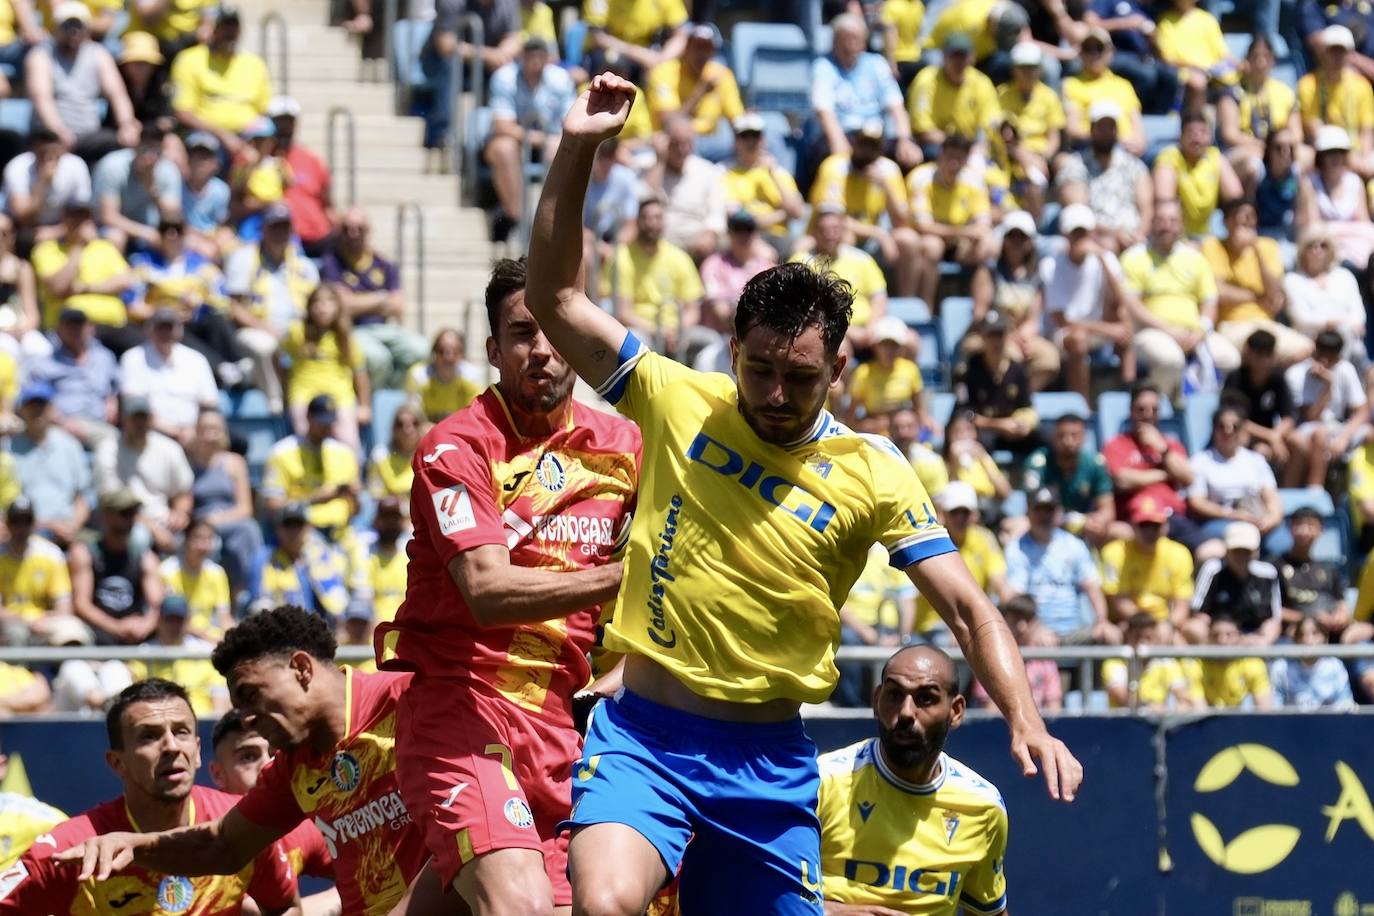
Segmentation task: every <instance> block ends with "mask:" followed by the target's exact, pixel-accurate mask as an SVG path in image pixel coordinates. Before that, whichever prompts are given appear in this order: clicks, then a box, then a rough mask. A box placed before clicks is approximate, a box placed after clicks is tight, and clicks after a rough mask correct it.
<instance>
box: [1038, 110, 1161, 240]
mask: <svg viewBox="0 0 1374 916" xmlns="http://www.w3.org/2000/svg"><path fill="white" fill-rule="evenodd" d="M1088 117H1089V119H1090V120H1091V122H1092V130H1091V134H1090V141H1089V144H1088V148H1087V149H1084V150H1080V151H1079V152H1076V153H1070V154H1068V155H1066V156H1062V157H1060V165H1059V175H1058V177H1057V179H1056V180H1057V181H1058V187H1059V200H1060V202H1061V203H1063V204H1064V205H1065V206H1068V205H1069V204H1087V205H1088V207H1090V208H1091V209H1092V212H1093V217H1094V218H1095V219H1096V221H1097V239H1098V241H1099V242H1101V243H1102V245H1103V247H1105V248H1106V249H1108V250H1109V251H1112V252H1113V253H1118V254H1119V253H1120V252H1122V251H1124V250H1126V249H1127V248H1129V247H1131V246H1132V245H1136V244H1139V243H1140V242H1143V241H1144V240H1145V230H1146V228H1147V227H1148V226H1149V225H1150V221H1151V218H1152V216H1153V213H1154V183H1153V182H1152V181H1151V180H1150V170H1149V169H1147V168H1146V167H1145V163H1143V162H1141V161H1140V159H1138V158H1137V157H1136V156H1135V155H1133V154H1132V153H1131V152H1130V151H1129V150H1127V149H1126V148H1125V147H1124V146H1122V145H1121V144H1120V143H1118V142H1117V136H1118V133H1117V132H1118V125H1119V123H1120V119H1121V109H1120V107H1119V106H1118V105H1117V104H1116V103H1115V102H1110V101H1100V102H1094V103H1093V106H1092V108H1091V110H1090V111H1089V113H1088Z"/></svg>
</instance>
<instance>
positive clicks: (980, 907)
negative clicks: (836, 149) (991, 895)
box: [959, 894, 1007, 916]
mask: <svg viewBox="0 0 1374 916" xmlns="http://www.w3.org/2000/svg"><path fill="white" fill-rule="evenodd" d="M959 905H960V906H962V907H964V908H965V909H968V910H972V911H973V912H975V913H985V914H987V916H995V914H997V913H1001V912H1005V910H1006V908H1007V895H1006V894H1003V895H1002V896H1000V897H998V898H997V899H996V900H994V901H993V902H992V903H982V902H981V901H978V900H974V899H973V898H972V897H970V896H969V895H968V894H964V895H963V896H961V897H960V898H959Z"/></svg>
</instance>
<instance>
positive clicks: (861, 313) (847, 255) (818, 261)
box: [788, 245, 887, 328]
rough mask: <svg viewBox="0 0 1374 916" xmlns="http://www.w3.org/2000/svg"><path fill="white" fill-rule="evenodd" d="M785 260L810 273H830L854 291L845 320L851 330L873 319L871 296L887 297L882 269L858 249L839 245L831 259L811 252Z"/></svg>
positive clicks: (798, 253) (885, 279)
mask: <svg viewBox="0 0 1374 916" xmlns="http://www.w3.org/2000/svg"><path fill="white" fill-rule="evenodd" d="M788 260H789V261H792V262H794V263H799V264H805V265H807V266H808V267H810V268H811V269H812V270H816V271H830V272H831V273H833V274H834V275H835V276H837V277H839V278H840V279H841V280H844V281H845V282H846V283H848V284H849V285H850V287H851V288H852V289H853V291H854V312H853V314H852V315H850V318H849V324H850V326H851V327H856V328H863V327H867V326H868V323H869V321H870V320H872V318H873V297H874V296H886V295H887V278H886V277H884V276H883V269H882V268H881V267H879V266H878V262H877V261H875V260H873V256H872V255H871V254H869V253H868V252H867V251H864V250H863V249H862V248H855V247H854V246H853V245H841V246H840V250H839V251H837V252H836V253H835V257H833V258H828V257H826V256H825V255H823V254H820V253H819V252H815V251H812V252H810V253H809V254H803V253H802V252H797V253H796V254H794V255H792V257H791V258H789V259H788Z"/></svg>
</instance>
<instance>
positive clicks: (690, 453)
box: [525, 75, 1082, 916]
mask: <svg viewBox="0 0 1374 916" xmlns="http://www.w3.org/2000/svg"><path fill="white" fill-rule="evenodd" d="M633 99H634V87H633V86H632V85H631V84H630V83H628V82H626V81H625V80H622V79H620V78H618V77H615V76H613V75H602V76H599V77H596V78H595V79H594V80H593V81H592V84H591V86H590V87H589V89H588V91H587V92H584V93H583V94H582V96H581V97H580V98H579V99H578V100H577V102H576V103H575V104H574V105H573V107H572V110H571V111H570V112H569V113H568V115H567V117H566V118H565V120H564V124H563V142H562V143H561V144H560V146H559V149H558V154H557V156H555V157H554V161H553V163H552V165H551V167H550V169H549V173H548V176H547V179H546V182H545V185H544V191H543V196H542V197H541V199H540V203H539V209H538V212H537V214H536V216H535V223H534V232H533V236H532V238H531V242H530V267H529V285H528V288H527V293H526V299H525V301H526V305H527V306H528V307H529V309H530V311H531V312H532V313H533V315H534V317H535V319H536V320H537V321H538V322H539V324H540V326H541V327H542V328H543V329H544V332H545V334H546V335H547V336H548V338H549V340H550V342H551V343H552V344H553V345H554V346H555V347H556V348H557V349H558V351H559V352H560V353H561V354H562V356H563V358H564V359H565V360H567V362H568V363H569V364H571V365H572V366H573V368H575V369H576V370H577V371H578V373H579V374H581V375H582V377H583V378H584V379H586V380H587V381H588V382H589V383H591V384H592V385H594V386H596V387H597V390H598V391H599V392H600V393H601V394H602V395H603V396H605V397H606V398H607V399H608V400H609V401H610V402H611V403H613V404H614V405H616V407H617V409H619V410H620V411H621V412H622V413H624V414H625V415H626V416H628V417H630V418H631V419H633V420H635V421H636V422H638V423H639V425H640V428H641V429H642V431H643V433H644V442H645V449H644V465H643V472H642V475H641V486H640V494H639V510H638V512H637V513H636V516H635V519H634V522H633V525H632V528H631V532H630V544H629V548H628V552H627V554H626V558H625V561H624V569H625V573H624V581H623V582H622V585H621V589H620V594H619V597H618V600H617V604H616V610H615V613H614V615H613V616H612V618H611V620H610V621H609V622H608V623H607V624H606V626H605V630H604V644H605V648H606V649H608V650H610V651H612V652H620V653H624V654H625V655H626V656H627V659H626V665H625V688H624V690H622V691H621V692H620V693H619V694H617V696H616V697H615V698H614V699H613V700H606V701H603V702H602V703H600V704H599V705H598V706H597V707H596V709H595V711H594V712H593V714H592V719H591V723H590V725H589V729H588V734H587V739H586V745H585V747H584V750H583V756H582V759H581V761H580V762H579V763H578V764H577V765H576V767H575V769H574V774H575V776H574V779H573V810H572V814H571V816H570V818H569V822H570V826H571V829H572V830H573V837H572V841H571V847H570V868H571V872H572V884H573V911H574V913H578V914H587V916H609V914H638V913H642V912H643V911H644V907H645V905H646V904H647V903H648V901H649V899H650V898H651V897H652V896H653V894H654V892H655V891H656V890H657V889H658V888H659V887H660V886H661V885H662V884H663V883H664V882H665V881H666V880H667V878H668V877H669V876H671V875H672V874H673V873H674V872H676V871H677V870H678V869H679V867H681V897H680V899H681V904H682V911H683V912H684V913H688V914H696V913H710V914H716V913H748V914H750V916H762V914H819V913H821V911H822V909H821V907H822V901H821V895H820V890H821V885H820V871H819V857H820V840H819V826H818V822H817V819H816V813H815V803H816V793H817V786H818V773H817V769H816V760H815V747H814V745H812V743H811V741H810V740H809V739H808V738H807V737H806V733H805V731H804V730H803V728H802V724H801V719H800V717H799V715H798V710H799V708H800V704H801V703H804V702H819V701H821V700H824V699H825V698H826V697H827V696H828V695H829V694H830V691H831V689H832V688H833V687H834V686H835V680H836V669H835V664H834V656H835V648H836V646H837V645H838V643H839V632H840V624H839V614H838V610H837V609H838V608H839V606H840V605H841V604H842V603H843V601H844V598H845V595H846V594H847V593H848V591H849V587H850V586H851V585H852V584H853V582H854V580H855V579H856V578H857V577H858V575H859V572H860V571H861V570H862V568H863V566H864V562H865V560H866V558H867V554H868V548H869V547H870V546H871V545H872V544H873V543H874V542H879V543H882V544H883V546H884V547H886V548H887V549H888V553H889V555H890V557H891V562H892V564H893V565H894V566H896V567H898V568H900V569H904V570H906V571H907V573H908V574H909V575H910V576H911V579H912V581H913V582H914V583H915V584H916V586H917V587H918V588H920V589H921V590H922V591H923V592H924V593H925V594H926V595H927V597H928V598H929V599H930V601H931V603H932V604H933V605H934V606H935V608H936V610H937V611H938V612H939V613H940V615H941V617H942V618H944V620H945V621H946V623H947V624H948V625H949V628H950V630H951V632H953V634H954V635H955V637H956V638H957V639H958V641H959V644H960V646H961V647H962V648H963V650H964V653H965V655H966V656H967V657H968V658H969V660H970V663H971V664H972V666H973V669H974V672H975V674H976V675H977V676H978V679H979V680H980V681H981V682H982V683H983V684H984V685H986V686H987V688H988V692H989V694H990V695H991V696H992V697H993V699H994V700H995V701H996V703H997V705H998V706H999V708H1000V709H1001V710H1002V712H1003V714H1004V715H1005V716H1006V718H1007V721H1008V723H1009V725H1010V728H1011V744H1012V754H1013V756H1014V757H1015V758H1016V759H1017V760H1018V761H1019V762H1020V763H1021V765H1022V768H1023V771H1024V772H1025V773H1026V774H1027V775H1030V774H1033V773H1035V772H1036V763H1037V761H1038V762H1039V764H1040V765H1041V766H1042V767H1043V769H1044V773H1045V777H1046V779H1047V781H1048V783H1049V790H1050V794H1051V795H1052V796H1054V797H1056V798H1063V799H1065V800H1070V799H1072V798H1073V796H1074V793H1075V792H1076V791H1077V789H1078V785H1079V782H1080V781H1081V779H1082V768H1081V766H1080V765H1079V763H1078V761H1077V760H1075V759H1074V757H1073V755H1072V754H1070V753H1069V751H1068V749H1067V748H1066V747H1064V745H1063V744H1062V743H1061V742H1059V741H1057V740H1055V739H1054V738H1052V737H1051V736H1050V735H1049V733H1048V732H1047V731H1046V729H1045V725H1044V722H1042V721H1041V719H1040V716H1039V715H1038V714H1037V713H1036V711H1035V705H1034V703H1033V702H1032V700H1031V695H1030V690H1029V687H1028V686H1027V684H1026V675H1025V670H1024V668H1023V667H1022V665H1021V658H1020V655H1019V654H1018V652H1017V649H1016V644H1015V642H1014V641H1013V639H1012V637H1011V633H1010V632H1009V631H1008V629H1007V627H1006V624H1005V623H1004V622H1003V620H1002V618H1001V616H1000V615H999V614H998V613H997V610H996V609H995V608H994V607H993V606H992V604H991V603H990V602H989V601H988V599H987V596H986V595H984V593H983V592H982V590H981V589H979V588H978V586H977V584H976V583H975V582H974V581H973V579H972V577H971V576H970V575H969V572H968V570H967V568H966V567H965V566H964V564H963V561H962V560H961V559H960V558H959V555H958V553H957V552H956V550H955V548H954V545H953V543H951V542H950V539H949V537H948V535H947V534H946V533H945V531H944V529H943V528H941V527H940V525H939V523H938V522H937V521H936V519H935V512H934V510H933V509H932V508H931V506H930V503H929V498H928V497H927V496H926V493H925V490H924V489H923V488H922V487H921V485H920V483H919V482H918V481H917V479H916V476H915V473H914V472H913V471H912V469H911V466H910V465H909V464H908V463H907V462H906V460H905V459H904V458H903V457H902V456H901V454H900V453H898V452H897V450H896V449H895V448H894V447H893V446H892V445H891V443H890V442H888V441H887V440H885V439H880V438H877V437H865V436H859V435H856V434H854V433H852V432H850V431H849V430H848V429H846V428H845V427H844V426H842V425H841V424H840V423H838V422H837V421H836V420H835V419H834V418H833V417H831V416H830V414H829V413H827V412H826V411H825V410H824V402H825V397H826V393H827V391H828V389H829V387H830V385H831V384H832V383H833V382H834V381H836V380H837V379H838V378H839V377H840V374H841V372H842V371H843V369H844V365H845V358H844V357H843V356H841V355H840V354H839V348H840V344H841V342H842V341H843V339H844V335H845V332H846V330H847V329H848V324H849V315H850V301H851V296H850V293H849V290H848V288H847V286H846V285H845V284H843V283H842V282H840V281H838V280H837V279H835V278H834V277H832V276H828V275H823V274H818V273H815V272H813V271H812V270H811V269H809V268H807V267H805V266H803V265H798V264H789V265H783V266H781V267H776V268H773V269H771V270H767V271H764V272H763V273H762V274H760V275H759V276H757V277H755V278H754V279H753V280H751V281H750V282H749V284H748V285H747V286H746V287H745V290H744V293H743V295H742V296H741V298H740V302H739V306H738V309H737V313H736V318H735V335H734V338H733V339H732V340H731V356H732V359H733V362H734V368H735V372H736V375H737V376H738V378H739V382H738V383H736V382H735V381H732V380H731V379H730V378H729V377H728V376H725V375H719V374H707V373H699V372H693V371H691V370H689V369H687V368H685V367H683V366H681V365H679V364H677V363H675V362H673V361H672V360H669V359H666V358H664V357H662V356H659V355H657V354H654V353H652V352H649V351H648V350H647V349H646V348H645V347H644V345H643V344H642V343H641V342H640V340H639V338H637V337H636V336H635V335H633V334H631V333H629V332H628V331H626V329H625V327H624V326H623V325H621V324H620V323H619V322H618V321H616V320H615V319H614V318H613V317H612V316H610V315H608V314H607V313H606V312H604V311H602V310H601V309H599V308H598V307H597V306H596V305H595V304H594V303H592V302H591V301H590V300H589V299H588V298H587V297H586V296H585V295H584V294H583V289H584V283H583V278H582V276H581V275H580V271H581V268H582V263H583V262H582V252H581V246H580V244H578V243H577V242H576V241H575V240H578V239H581V237H582V229H581V219H582V203H583V198H584V196H585V193H586V187H587V182H588V179H589V176H590V173H591V166H592V159H593V156H594V154H595V152H596V147H597V146H598V145H599V144H600V143H601V141H603V140H606V139H608V138H610V137H613V136H615V135H616V134H617V133H619V131H620V129H621V127H622V126H623V125H624V123H625V120H626V118H627V116H628V115H629V111H630V106H631V104H632V101H633ZM689 838H690V839H691V844H690V845H688V843H687V841H688V839H689ZM727 874H728V875H729V876H730V878H729V879H728V880H724V879H723V878H722V876H723V875H727Z"/></svg>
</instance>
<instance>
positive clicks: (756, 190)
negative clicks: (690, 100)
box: [602, 111, 804, 241]
mask: <svg viewBox="0 0 1374 916" xmlns="http://www.w3.org/2000/svg"><path fill="white" fill-rule="evenodd" d="M734 127H735V158H734V159H732V160H730V161H729V162H726V163H725V164H724V167H725V201H726V206H727V207H728V208H729V209H730V210H732V211H733V210H737V209H741V208H742V209H745V210H748V211H749V214H750V215H751V216H753V217H754V223H755V225H757V226H758V227H759V229H760V230H761V231H762V232H764V233H766V234H767V236H769V237H771V238H773V239H775V240H779V241H780V240H782V239H785V238H786V237H787V234H788V231H787V224H788V222H789V221H790V220H794V219H796V218H797V217H799V216H801V215H802V213H803V212H804V203H803V201H802V196H801V192H799V191H798V190H797V182H796V181H795V180H794V179H793V178H792V175H791V174H790V173H788V172H787V171H786V170H785V169H783V168H782V167H781V166H779V165H778V163H777V162H776V161H775V160H774V159H773V156H772V154H770V153H769V152H768V151H767V149H765V148H764V143H763V117H762V116H761V115H759V114H758V113H757V112H752V111H750V112H745V113H744V114H742V115H740V116H739V117H738V118H735V122H734ZM602 146H605V144H602Z"/></svg>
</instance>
